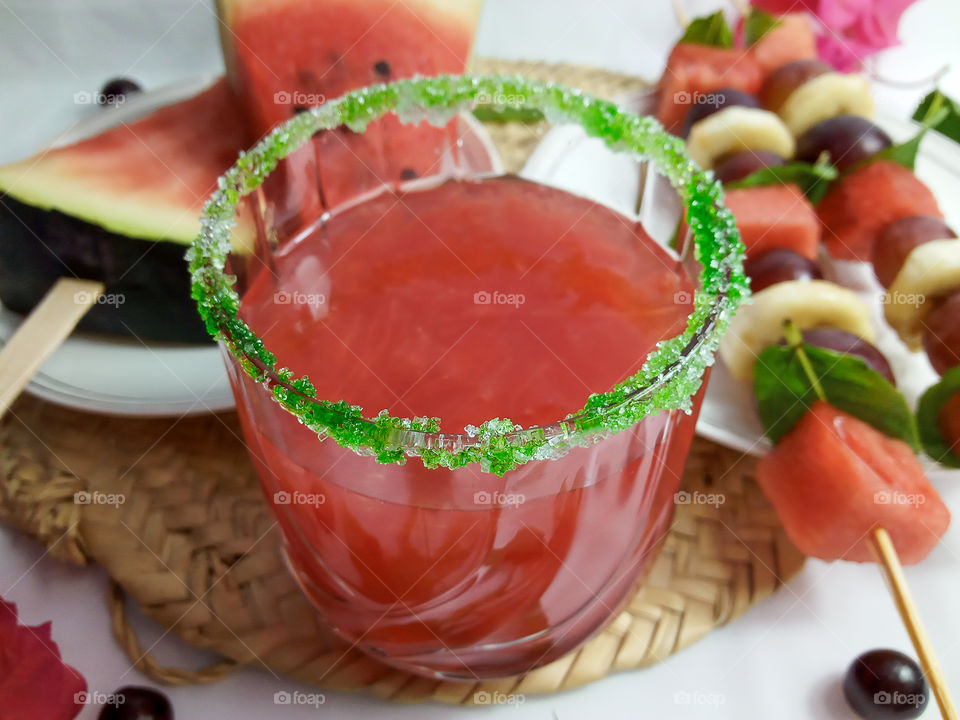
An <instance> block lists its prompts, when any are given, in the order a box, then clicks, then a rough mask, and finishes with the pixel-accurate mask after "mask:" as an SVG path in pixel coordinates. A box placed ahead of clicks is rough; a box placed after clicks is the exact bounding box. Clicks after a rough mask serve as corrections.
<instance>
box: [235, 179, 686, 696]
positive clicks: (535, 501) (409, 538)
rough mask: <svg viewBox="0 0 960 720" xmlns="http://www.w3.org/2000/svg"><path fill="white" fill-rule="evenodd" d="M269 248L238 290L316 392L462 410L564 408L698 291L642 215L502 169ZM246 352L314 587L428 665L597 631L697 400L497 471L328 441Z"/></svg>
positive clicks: (411, 413)
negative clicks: (638, 219) (386, 457)
mask: <svg viewBox="0 0 960 720" xmlns="http://www.w3.org/2000/svg"><path fill="white" fill-rule="evenodd" d="M270 263H271V265H270V267H269V268H268V269H265V270H263V271H261V272H259V273H258V274H257V275H256V277H255V278H253V280H252V281H250V282H249V283H248V284H247V288H246V292H245V293H244V294H243V297H242V305H241V310H240V314H241V317H242V318H244V319H245V320H246V321H247V322H248V323H249V325H250V327H251V328H252V329H253V330H254V331H255V332H257V334H259V335H260V336H261V337H262V338H263V340H264V342H265V344H266V345H267V346H268V347H269V348H270V349H271V351H272V352H274V353H275V354H276V355H277V356H278V357H279V358H280V361H281V363H282V364H284V365H287V366H289V367H291V368H293V369H294V370H295V371H296V372H297V374H304V373H306V374H308V375H309V376H310V378H311V380H312V382H313V384H314V385H315V386H316V388H317V397H323V398H330V399H343V400H345V401H347V402H348V403H350V404H351V405H360V406H362V407H363V408H364V409H365V411H366V412H365V414H367V415H368V416H369V415H370V414H371V413H376V412H377V411H378V410H380V409H381V408H385V409H387V410H389V412H390V414H392V415H401V416H406V417H423V416H426V417H440V418H442V422H443V425H442V428H441V432H443V433H451V434H457V433H464V432H465V428H467V429H468V430H470V429H471V427H470V426H471V425H472V424H479V423H481V422H482V421H484V420H488V419H490V418H494V417H499V418H510V419H511V420H512V421H514V422H515V423H519V424H520V425H522V426H523V427H532V426H543V425H550V424H552V423H555V422H557V421H559V420H561V419H563V418H565V417H567V416H568V415H570V414H571V413H574V412H576V411H577V410H579V409H580V408H582V407H583V406H584V404H585V403H586V402H587V399H588V397H589V396H590V395H591V394H592V393H595V392H602V391H605V390H608V389H609V388H611V387H613V386H614V385H615V384H616V383H618V382H619V381H621V380H623V379H625V378H627V377H628V376H630V375H632V374H633V373H636V372H637V371H638V369H639V368H640V366H641V365H642V364H643V362H644V360H645V359H646V358H647V355H648V354H649V353H650V352H651V351H652V350H654V349H655V347H656V345H657V343H658V342H659V341H661V340H664V339H667V338H671V337H673V336H675V335H677V334H678V333H680V332H681V331H682V329H683V328H684V326H685V323H686V320H687V316H688V315H689V313H690V311H691V307H692V293H693V284H692V282H691V280H690V278H689V275H688V273H687V271H686V269H685V268H684V266H683V265H682V264H681V262H680V261H679V260H678V259H677V258H676V257H675V256H673V255H671V254H670V253H668V252H667V251H665V250H664V249H662V248H661V247H660V246H659V245H658V244H657V243H655V242H654V241H653V240H652V239H651V238H650V237H648V236H647V235H646V234H645V233H644V232H643V230H642V229H641V228H640V226H639V225H637V224H636V223H635V222H631V221H629V220H628V219H627V218H625V217H623V216H621V215H619V214H617V213H615V212H613V211H612V210H610V209H608V208H606V207H603V206H601V205H597V204H595V203H593V202H591V201H590V200H587V199H585V198H582V197H578V196H575V195H571V194H569V193H566V192H563V191H561V190H557V189H553V188H549V187H546V186H543V185H537V184H533V183H530V182H526V181H523V180H520V179H517V178H514V177H509V176H507V177H499V178H488V179H483V180H469V181H467V180H448V181H446V182H444V183H442V184H437V185H434V186H431V187H423V188H419V189H416V190H408V191H406V192H402V193H393V192H384V193H382V194H380V195H377V196H375V197H373V198H372V199H367V200H365V201H363V202H360V203H357V204H355V205H353V206H351V207H347V208H344V209H341V210H339V211H336V212H334V213H333V214H332V215H330V216H328V217H326V218H324V219H323V221H322V222H318V223H316V224H315V225H313V226H312V227H310V228H309V229H307V230H306V231H304V232H302V233H300V234H299V235H298V236H297V237H296V238H294V239H292V240H290V241H289V242H288V243H287V244H285V245H284V246H283V247H282V248H280V249H279V250H277V251H276V252H275V253H274V254H273V255H272V257H271V259H270ZM231 372H232V375H233V377H232V379H233V384H234V388H235V390H236V393H237V405H238V407H239V408H240V417H241V421H242V425H243V430H244V434H245V437H246V440H247V444H248V445H249V448H250V453H251V455H252V457H253V458H254V461H255V463H256V465H257V469H258V472H259V474H260V475H261V478H262V480H263V484H264V486H265V488H266V489H267V494H268V496H269V498H270V499H271V500H272V501H273V505H274V509H275V510H276V513H277V516H278V518H279V520H280V523H281V524H282V526H283V530H284V536H285V540H286V543H287V550H288V555H289V560H290V562H291V565H292V567H293V570H294V572H295V574H296V576H297V578H298V580H299V582H300V583H301V585H302V586H303V588H304V590H305V591H306V593H307V594H308V595H309V597H310V598H311V600H312V601H313V602H314V603H315V604H316V606H317V607H318V608H320V610H321V611H322V612H323V614H324V615H325V616H326V617H327V618H328V619H329V621H330V623H331V624H332V625H333V627H334V628H335V629H336V630H337V632H338V633H339V634H340V635H341V636H343V637H344V638H345V639H346V640H347V641H349V642H350V643H356V644H357V646H358V647H360V648H362V649H364V650H366V651H367V652H370V653H372V654H375V655H376V656H378V657H380V658H381V659H383V660H384V661H386V662H388V663H391V664H393V665H396V666H398V667H402V668H405V669H408V670H413V671H416V672H420V673H423V674H428V675H434V676H446V677H466V678H483V677H495V676H506V675H512V674H515V673H520V672H524V671H527V670H530V669H531V668H533V667H536V666H538V665H542V664H544V663H546V662H549V661H551V660H554V659H556V658H558V657H560V656H561V655H563V654H565V653H566V652H568V651H570V650H571V649H573V648H575V647H576V646H578V645H579V644H581V643H582V642H583V641H584V640H585V639H587V638H588V637H589V636H591V635H592V634H594V633H595V632H597V631H598V630H599V629H600V628H601V627H602V626H603V624H604V623H605V622H606V621H607V620H609V619H610V618H611V617H612V616H613V615H614V614H615V613H616V612H617V611H618V610H619V609H620V608H621V607H622V605H623V603H624V601H625V600H626V599H627V598H628V597H629V595H630V592H631V590H632V589H633V588H634V587H635V586H636V584H637V582H638V581H639V580H640V579H641V578H642V576H643V573H644V570H645V569H647V568H648V567H649V565H650V563H651V562H652V560H653V557H654V556H655V553H656V550H657V548H658V544H659V542H660V540H662V538H663V537H664V535H665V533H666V531H667V530H668V527H669V523H670V520H671V517H672V511H673V498H674V493H675V492H676V490H677V488H678V484H679V481H680V474H681V471H682V468H683V464H684V459H685V457H686V455H687V452H688V449H689V444H690V441H691V438H692V435H693V429H694V423H695V418H696V412H694V413H693V414H692V415H691V414H684V413H682V412H679V411H662V412H660V413H659V414H657V415H652V416H648V417H646V418H644V419H643V420H641V421H640V422H639V423H637V424H635V425H633V426H632V427H630V428H628V429H626V430H622V431H621V432H619V433H617V434H613V435H608V436H606V437H605V438H604V439H602V440H600V441H599V442H597V443H595V444H593V445H590V446H588V447H575V448H573V449H572V450H571V451H570V452H569V453H567V454H566V455H564V456H563V457H561V458H559V459H554V460H538V461H535V462H530V463H527V464H525V465H521V466H520V467H518V468H516V469H514V470H510V471H508V472H506V473H505V474H504V475H503V476H502V477H500V476H497V475H495V474H492V473H487V472H482V471H481V470H480V468H479V467H477V466H476V465H468V466H466V467H463V468H459V469H456V470H450V469H446V468H437V469H427V468H426V467H424V465H423V463H422V461H421V460H420V459H419V458H411V459H409V460H408V461H407V462H406V464H404V465H384V464H378V463H376V462H374V461H373V459H371V458H370V457H362V456H360V455H358V454H356V453H354V452H352V451H350V450H347V449H344V448H343V447H341V446H339V445H337V444H336V443H335V442H334V441H332V440H326V441H324V442H320V441H318V439H317V435H316V433H315V432H313V431H311V430H309V429H308V428H306V427H305V426H304V425H302V424H301V423H300V422H299V421H298V419H297V418H296V417H294V416H293V415H291V414H290V413H288V412H287V411H285V410H284V409H283V408H282V407H280V406H279V405H278V404H276V403H275V402H273V401H272V399H271V397H270V393H268V392H265V391H264V390H263V388H262V387H260V386H259V385H258V384H257V383H256V382H254V381H253V380H251V379H250V378H249V377H248V376H247V375H245V374H244V373H243V372H242V370H241V369H240V368H239V366H238V365H237V364H236V362H235V361H234V362H233V364H232V367H231ZM698 404H699V403H698V400H696V399H695V409H696V407H697V406H698Z"/></svg>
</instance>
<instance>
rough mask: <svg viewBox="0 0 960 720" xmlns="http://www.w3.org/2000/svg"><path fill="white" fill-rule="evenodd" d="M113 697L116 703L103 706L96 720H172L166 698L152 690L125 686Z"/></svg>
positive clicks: (171, 710)
mask: <svg viewBox="0 0 960 720" xmlns="http://www.w3.org/2000/svg"><path fill="white" fill-rule="evenodd" d="M113 695H114V696H115V697H116V698H117V702H116V703H115V704H110V705H104V707H103V709H102V710H101V711H100V714H99V715H98V716H97V718H98V720H173V707H172V706H171V705H170V701H169V700H168V699H167V696H166V695H164V694H163V693H161V692H158V691H156V690H154V689H153V688H148V687H138V686H135V685H127V686H125V687H122V688H120V689H119V690H116V691H115V692H114V693H113ZM121 700H122V702H121Z"/></svg>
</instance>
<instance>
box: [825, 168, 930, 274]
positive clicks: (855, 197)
mask: <svg viewBox="0 0 960 720" xmlns="http://www.w3.org/2000/svg"><path fill="white" fill-rule="evenodd" d="M817 214H818V215H819V216H820V221H821V222H822V223H823V229H824V231H823V240H824V242H825V243H826V245H827V249H828V250H829V251H830V254H831V255H832V256H833V257H835V258H840V259H842V260H861V261H863V262H870V258H871V255H872V252H873V241H874V239H875V238H876V236H877V234H878V233H879V232H880V230H881V229H883V227H884V226H885V225H887V224H889V223H891V222H893V221H894V220H899V219H900V218H904V217H909V216H911V215H933V216H936V217H941V218H942V217H943V214H942V213H941V212H940V207H939V206H938V205H937V200H936V198H934V196H933V193H931V192H930V189H929V188H928V187H927V186H926V185H924V184H923V183H922V182H920V180H918V179H917V176H916V175H914V174H913V172H912V171H910V170H908V169H907V168H905V167H903V166H902V165H900V164H898V163H895V162H891V161H889V160H877V161H874V162H872V163H870V164H869V165H866V166H864V167H861V168H859V169H857V170H854V171H853V172H851V173H850V174H849V175H847V176H845V177H843V178H841V179H840V180H838V181H837V182H836V184H835V185H834V186H833V187H831V188H830V190H829V191H828V192H827V194H826V195H825V196H824V198H823V200H821V201H820V204H819V205H818V206H817Z"/></svg>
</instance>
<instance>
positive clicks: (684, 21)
mask: <svg viewBox="0 0 960 720" xmlns="http://www.w3.org/2000/svg"><path fill="white" fill-rule="evenodd" d="M673 14H674V15H675V16H676V18H677V22H678V23H680V27H682V28H684V29H686V27H687V25H689V24H690V16H689V15H688V14H687V9H686V8H685V7H684V6H683V0H673Z"/></svg>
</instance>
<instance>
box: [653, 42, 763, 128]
mask: <svg viewBox="0 0 960 720" xmlns="http://www.w3.org/2000/svg"><path fill="white" fill-rule="evenodd" d="M762 81H763V73H762V72H761V71H760V66H759V65H758V64H757V61H756V60H755V59H754V57H753V55H752V53H750V52H749V51H746V50H738V49H732V48H731V49H728V48H719V47H711V46H709V45H696V44H694V43H677V45H676V46H674V48H673V51H672V52H671V53H670V57H669V58H667V67H666V69H665V70H664V71H663V76H662V77H661V78H660V105H659V108H658V110H657V119H658V120H659V121H660V122H661V123H662V124H663V126H664V127H665V128H666V129H667V130H670V131H671V132H676V131H678V130H679V129H680V126H681V125H682V124H683V119H684V117H686V115H687V110H689V109H690V105H691V103H692V102H693V100H694V97H695V94H697V93H710V92H712V91H714V90H719V89H720V88H734V89H736V90H741V91H742V92H745V93H750V94H754V93H756V92H757V91H758V90H759V89H760V84H761V82H762Z"/></svg>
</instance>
